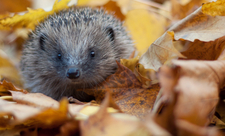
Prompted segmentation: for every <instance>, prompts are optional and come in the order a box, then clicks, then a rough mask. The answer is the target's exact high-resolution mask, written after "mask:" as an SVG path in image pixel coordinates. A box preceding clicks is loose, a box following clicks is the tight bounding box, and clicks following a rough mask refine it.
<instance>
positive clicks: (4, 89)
mask: <svg viewBox="0 0 225 136" xmlns="http://www.w3.org/2000/svg"><path fill="white" fill-rule="evenodd" d="M9 90H12V91H18V92H23V93H27V91H26V90H23V89H18V88H16V87H15V86H14V85H13V84H12V83H10V82H7V81H5V80H4V81H3V82H0V95H11V93H10V92H9Z"/></svg>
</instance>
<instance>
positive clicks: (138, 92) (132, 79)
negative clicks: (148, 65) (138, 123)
mask: <svg viewBox="0 0 225 136" xmlns="http://www.w3.org/2000/svg"><path fill="white" fill-rule="evenodd" d="M118 67H119V68H118V70H117V72H116V73H115V74H113V75H111V76H109V77H108V78H107V79H106V80H105V82H103V83H102V84H100V85H99V86H98V87H96V88H92V89H85V90H84V91H85V92H86V93H88V94H90V95H94V96H95V98H96V101H97V102H98V103H100V102H101V101H102V100H103V98H104V95H105V92H106V91H107V90H110V92H111V93H112V97H113V99H114V101H115V102H116V104H117V105H118V106H119V107H120V109H121V110H122V111H123V112H125V113H129V114H131V115H135V116H137V117H141V118H142V117H144V115H145V114H146V113H147V112H148V111H150V109H151V108H152V105H153V104H154V101H155V99H156V95H157V94H158V91H159V85H158V84H156V85H153V86H152V87H151V88H149V89H145V88H142V84H141V83H140V82H139V81H138V79H137V78H136V76H135V75H134V74H133V72H132V71H131V70H129V69H128V68H126V67H124V66H122V65H121V64H119V63H118Z"/></svg>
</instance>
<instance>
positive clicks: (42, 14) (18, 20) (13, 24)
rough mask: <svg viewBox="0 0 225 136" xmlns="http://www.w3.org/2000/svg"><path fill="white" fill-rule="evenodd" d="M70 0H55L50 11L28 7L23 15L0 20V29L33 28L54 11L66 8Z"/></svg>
mask: <svg viewBox="0 0 225 136" xmlns="http://www.w3.org/2000/svg"><path fill="white" fill-rule="evenodd" d="M69 1H70V0H61V1H59V2H58V1H57V0H56V1H55V3H54V6H53V9H52V10H51V11H48V12H46V11H44V10H43V9H37V10H32V9H28V13H26V14H24V15H15V16H13V17H12V18H5V19H1V20H0V30H9V29H11V28H24V27H26V28H30V29H34V28H35V25H37V24H38V23H39V22H40V21H41V20H43V19H44V18H46V17H47V16H48V15H50V14H53V13H55V12H56V11H59V10H62V9H64V8H68V6H67V3H68V2H69Z"/></svg>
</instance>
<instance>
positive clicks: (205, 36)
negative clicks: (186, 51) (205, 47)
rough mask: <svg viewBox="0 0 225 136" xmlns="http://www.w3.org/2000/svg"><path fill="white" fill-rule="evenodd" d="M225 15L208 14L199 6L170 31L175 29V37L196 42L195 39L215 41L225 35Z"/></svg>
mask: <svg viewBox="0 0 225 136" xmlns="http://www.w3.org/2000/svg"><path fill="white" fill-rule="evenodd" d="M224 21H225V17H224V16H215V17H212V16H210V15H206V14H204V13H202V9H201V8H199V9H197V10H196V11H195V12H193V13H192V14H190V15H189V16H187V17H186V18H184V19H182V20H181V21H179V22H177V23H176V24H175V25H174V26H173V27H171V28H170V29H169V30H168V31H174V39H175V40H179V39H184V40H188V41H191V42H194V40H195V39H198V40H200V41H205V42H209V41H214V40H216V39H218V38H220V37H222V36H224V35H225V30H224V29H225V28H224V26H223V22H224Z"/></svg>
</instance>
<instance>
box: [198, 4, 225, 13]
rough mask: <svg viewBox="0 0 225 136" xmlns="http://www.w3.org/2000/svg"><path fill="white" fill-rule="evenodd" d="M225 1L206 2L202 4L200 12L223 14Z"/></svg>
mask: <svg viewBox="0 0 225 136" xmlns="http://www.w3.org/2000/svg"><path fill="white" fill-rule="evenodd" d="M224 7H225V1H224V0H217V1H216V2H211V3H206V4H204V5H202V12H203V13H204V14H208V15H211V16H224V15H225V8H224Z"/></svg>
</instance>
